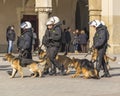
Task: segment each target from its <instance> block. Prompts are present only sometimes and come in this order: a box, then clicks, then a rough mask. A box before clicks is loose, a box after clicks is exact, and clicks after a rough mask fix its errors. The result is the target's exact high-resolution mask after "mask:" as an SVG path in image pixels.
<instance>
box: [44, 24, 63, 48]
mask: <svg viewBox="0 0 120 96" xmlns="http://www.w3.org/2000/svg"><path fill="white" fill-rule="evenodd" d="M60 25H61V23H57V24H56V25H55V26H54V27H53V28H52V29H51V30H49V29H47V30H46V32H45V35H44V36H43V40H42V43H43V44H44V45H45V46H46V47H51V46H55V47H59V46H60V44H61V37H62V36H61V34H62V30H61V27H60Z"/></svg>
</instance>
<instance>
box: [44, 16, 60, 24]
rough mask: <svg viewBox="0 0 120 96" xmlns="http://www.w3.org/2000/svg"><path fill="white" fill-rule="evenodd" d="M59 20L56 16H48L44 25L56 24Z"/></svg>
mask: <svg viewBox="0 0 120 96" xmlns="http://www.w3.org/2000/svg"><path fill="white" fill-rule="evenodd" d="M58 22H60V19H59V18H58V17H57V16H53V17H50V18H49V19H48V21H47V23H46V25H51V24H53V25H54V24H57V23H58Z"/></svg>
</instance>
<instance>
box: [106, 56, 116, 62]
mask: <svg viewBox="0 0 120 96" xmlns="http://www.w3.org/2000/svg"><path fill="white" fill-rule="evenodd" d="M107 58H108V59H109V60H111V61H116V59H117V57H114V58H111V57H109V56H107Z"/></svg>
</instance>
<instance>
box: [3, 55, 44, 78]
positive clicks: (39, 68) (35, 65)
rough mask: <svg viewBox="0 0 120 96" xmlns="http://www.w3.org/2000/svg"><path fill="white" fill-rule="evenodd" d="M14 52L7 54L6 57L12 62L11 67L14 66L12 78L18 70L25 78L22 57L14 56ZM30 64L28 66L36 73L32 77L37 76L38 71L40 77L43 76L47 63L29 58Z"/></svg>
mask: <svg viewBox="0 0 120 96" xmlns="http://www.w3.org/2000/svg"><path fill="white" fill-rule="evenodd" d="M13 57H14V56H13V55H12V54H8V55H7V54H6V56H5V58H6V59H7V60H8V61H9V62H10V63H11V67H12V74H11V76H10V78H14V77H15V75H16V73H17V71H18V72H19V74H20V76H21V78H23V70H22V68H23V67H22V66H21V59H20V58H16V57H14V58H13ZM28 62H29V64H28V65H27V66H26V67H28V68H29V70H30V71H31V72H32V73H34V75H33V76H32V77H36V76H37V73H38V74H39V76H40V77H42V73H43V71H44V67H45V64H44V63H41V62H39V61H33V60H29V61H28Z"/></svg>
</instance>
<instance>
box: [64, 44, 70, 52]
mask: <svg viewBox="0 0 120 96" xmlns="http://www.w3.org/2000/svg"><path fill="white" fill-rule="evenodd" d="M69 48H70V43H66V44H65V53H68V52H69Z"/></svg>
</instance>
